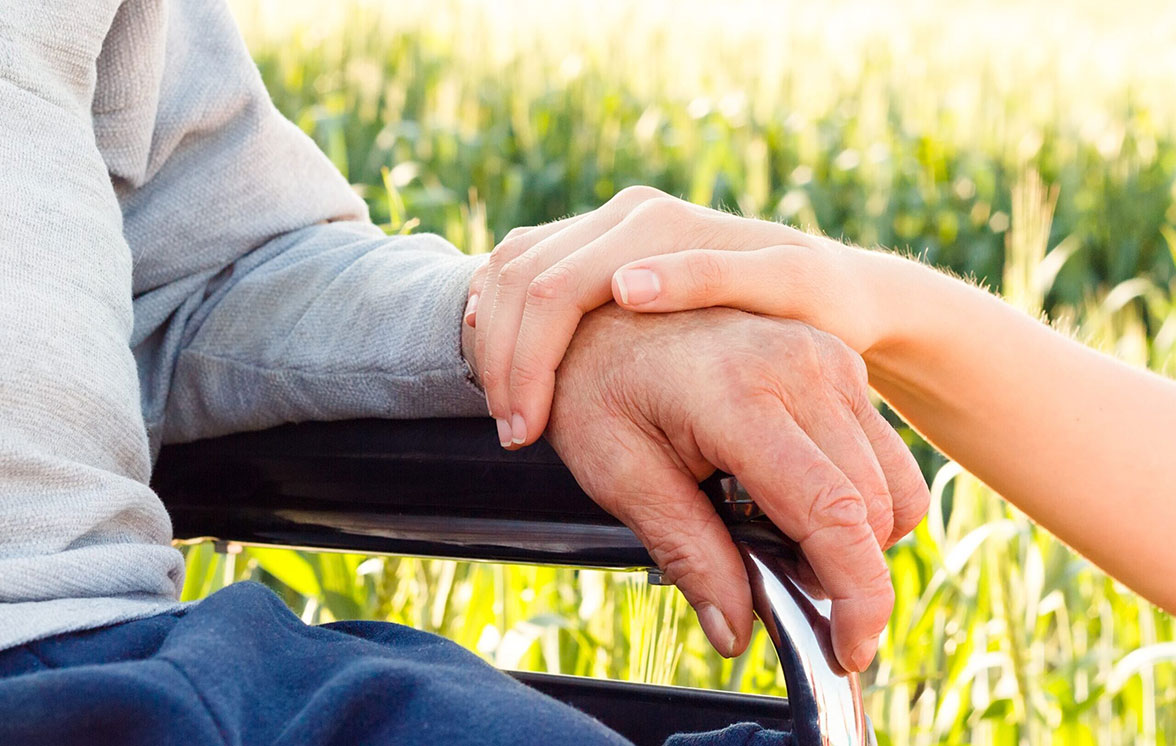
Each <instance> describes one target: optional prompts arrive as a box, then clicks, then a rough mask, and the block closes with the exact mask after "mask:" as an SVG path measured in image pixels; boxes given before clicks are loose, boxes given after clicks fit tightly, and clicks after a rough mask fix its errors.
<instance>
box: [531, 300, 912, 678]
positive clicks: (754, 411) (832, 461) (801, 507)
mask: <svg viewBox="0 0 1176 746" xmlns="http://www.w3.org/2000/svg"><path fill="white" fill-rule="evenodd" d="M547 437H548V439H549V440H550V442H551V443H552V445H553V446H554V447H555V449H556V450H557V451H558V452H559V454H560V456H561V457H562V458H563V460H564V462H565V463H566V464H567V465H568V467H569V468H570V469H571V471H572V473H573V474H574V475H575V476H576V478H577V480H579V482H580V485H581V486H582V487H583V488H584V489H585V491H586V492H587V493H588V494H589V495H591V496H592V497H593V499H595V500H596V501H597V502H598V503H599V504H600V505H601V506H603V507H604V508H605V509H606V510H608V511H609V512H611V513H612V514H613V515H615V516H617V517H618V518H620V519H621V520H622V521H624V522H625V524H626V525H628V526H629V527H630V528H632V529H633V530H634V532H635V533H636V534H637V535H638V536H639V537H640V538H641V540H642V542H643V543H644V544H645V546H646V547H647V548H648V550H649V552H650V555H651V556H652V558H653V560H654V561H655V562H656V563H657V564H658V566H659V567H660V568H661V569H662V570H663V571H664V572H665V574H666V577H667V578H669V579H670V580H672V581H673V582H675V583H676V584H677V585H678V587H679V588H680V589H681V590H682V592H683V594H684V595H685V596H686V599H687V600H688V601H689V602H690V603H691V605H692V606H693V607H694V609H695V610H696V611H697V613H698V617H699V621H700V622H701V624H702V627H703V629H704V630H705V632H706V634H707V636H708V638H709V639H710V641H711V642H712V644H714V646H715V648H716V649H717V650H718V651H719V652H720V653H722V654H724V655H734V654H738V653H739V652H741V651H742V650H743V649H744V648H745V647H746V645H747V642H748V640H749V638H750V634H751V620H752V609H751V597H750V592H749V588H748V584H747V576H746V573H745V570H744V567H743V563H742V561H741V559H740V556H739V554H738V551H737V550H736V548H735V546H734V544H733V543H732V541H731V538H730V535H729V534H728V533H727V530H726V528H725V526H724V525H723V523H722V522H721V520H720V519H719V518H718V516H717V515H716V513H715V512H714V509H713V508H712V506H711V504H710V502H709V501H708V499H707V498H706V496H705V495H704V494H703V493H702V492H701V491H700V490H699V487H698V482H699V480H701V479H702V478H704V477H706V476H707V475H709V474H710V473H711V472H712V471H714V469H716V468H718V469H722V470H724V471H727V472H730V473H732V474H734V475H735V476H736V477H738V478H739V480H740V481H741V483H742V484H743V485H744V486H745V487H746V488H747V489H748V491H749V492H750V494H751V495H752V496H753V498H754V499H755V500H756V503H757V504H758V505H759V507H760V508H761V509H762V510H763V511H764V512H765V513H766V514H767V516H768V517H769V518H770V519H771V520H772V521H773V522H774V523H775V524H776V525H777V526H779V527H780V529H781V530H783V531H784V532H785V533H786V534H788V535H789V536H791V537H792V538H794V539H795V540H797V541H798V542H799V544H800V546H801V548H802V549H803V550H804V552H805V555H806V557H807V558H808V560H809V562H810V564H811V566H812V568H813V571H814V573H815V575H816V578H817V580H818V581H819V582H820V584H821V586H822V588H823V589H824V591H825V592H826V593H827V594H828V595H829V596H830V598H831V599H832V603H833V642H834V647H835V649H836V653H837V656H838V659H839V660H840V661H841V662H842V664H843V665H844V666H845V667H846V668H848V669H851V670H858V671H860V670H863V669H864V668H865V667H866V665H868V663H869V661H870V660H871V659H872V657H873V654H874V652H875V650H876V648H877V637H878V635H879V633H880V632H881V631H882V629H883V627H884V626H885V624H886V621H887V619H888V618H889V615H890V611H891V608H892V605H893V599H894V592H893V589H892V587H891V583H890V576H889V573H888V571H887V567H886V564H885V562H884V560H883V557H882V550H883V548H885V547H887V546H889V545H890V544H891V543H892V542H893V541H895V540H896V538H897V537H900V536H902V535H904V534H905V533H906V532H907V531H909V530H910V529H911V528H912V527H913V526H914V525H915V524H916V523H917V522H918V520H920V518H921V517H922V515H923V513H924V512H925V511H926V507H927V501H928V495H927V489H926V486H925V485H924V483H923V480H922V477H921V475H920V473H919V470H918V468H917V465H916V464H915V462H914V459H913V458H912V457H911V455H910V453H909V452H908V451H907V449H906V447H905V446H904V444H903V442H902V440H901V439H900V438H899V437H898V435H897V433H895V432H894V430H893V429H892V428H891V427H890V426H889V425H888V424H887V423H886V421H885V420H884V419H883V418H882V417H881V415H879V414H878V412H877V410H875V409H874V407H873V406H872V405H871V403H870V401H869V398H868V396H867V385H866V373H865V368H864V366H863V364H862V361H861V359H860V358H859V357H858V356H857V355H855V354H854V353H853V352H851V351H850V350H849V349H848V348H847V347H846V346H845V345H844V344H842V343H841V342H840V341H838V340H837V339H836V338H834V337H832V336H830V335H828V334H825V333H822V332H819V331H816V330H814V329H812V328H811V327H808V326H806V325H804V324H800V323H797V322H781V321H775V320H770V319H765V318H762V317H758V316H753V315H750V314H746V313H742V312H739V311H733V310H729V309H707V310H702V311H692V312H687V313H676V314H664V315H641V314H632V313H628V312H625V311H622V310H621V309H619V308H617V307H616V306H615V305H611V304H610V305H608V306H606V307H604V308H602V309H599V310H597V311H594V312H592V313H590V314H588V315H587V316H586V317H585V318H584V320H583V322H582V323H581V324H580V328H579V330H578V331H577V333H576V335H575V338H574V339H573V341H572V344H571V346H570V348H569V349H568V352H567V355H566V356H565V357H564V359H563V362H562V364H561V365H560V368H559V376H558V378H557V384H556V392H555V399H554V404H553V407H552V414H551V423H550V427H549V429H548V432H547Z"/></svg>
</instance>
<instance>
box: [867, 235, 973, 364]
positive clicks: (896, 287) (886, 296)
mask: <svg viewBox="0 0 1176 746" xmlns="http://www.w3.org/2000/svg"><path fill="white" fill-rule="evenodd" d="M857 254H858V256H857V257H856V258H855V275H856V276H857V277H858V278H859V282H858V285H859V287H860V288H861V292H862V299H863V301H862V313H863V314H864V315H865V317H866V318H867V319H868V329H869V332H868V334H867V335H866V340H865V343H864V344H863V347H862V349H861V350H859V352H860V353H861V355H862V358H863V359H864V360H865V361H866V365H867V367H869V368H870V371H871V374H872V375H873V374H877V375H880V376H884V377H886V378H895V377H898V378H901V377H902V371H903V370H904V369H905V368H907V367H909V366H910V365H916V366H918V365H920V364H921V362H920V361H922V362H925V361H926V360H927V354H928V353H929V352H933V351H934V349H935V347H936V346H937V345H938V342H936V341H935V334H936V330H937V329H938V328H940V327H941V326H942V324H941V323H940V317H941V316H942V314H943V313H945V312H946V311H947V310H948V309H946V308H943V307H942V304H940V303H937V301H936V295H937V293H938V290H939V287H938V286H939V284H940V283H941V282H942V281H944V280H948V281H949V282H950V279H949V278H947V277H945V276H943V275H940V274H939V273H938V272H936V271H935V270H934V269H932V268H930V267H927V266H925V265H923V264H920V263H919V262H916V261H913V260H911V259H905V258H903V257H900V256H896V255H894V254H890V253H887V252H883V251H859V252H857ZM928 345H930V348H928Z"/></svg>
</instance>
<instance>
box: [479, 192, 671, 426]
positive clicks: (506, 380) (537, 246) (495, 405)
mask: <svg viewBox="0 0 1176 746" xmlns="http://www.w3.org/2000/svg"><path fill="white" fill-rule="evenodd" d="M655 196H657V197H663V198H664V197H665V195H664V194H663V193H662V192H659V191H658V190H656V189H653V188H651V187H640V188H638V187H631V188H629V189H626V190H624V191H622V192H621V193H619V194H617V195H616V196H615V197H613V198H612V199H611V200H609V201H608V203H606V204H605V205H604V206H602V207H601V208H600V209H598V210H595V211H594V212H591V213H588V214H585V215H582V216H579V217H578V218H569V219H567V220H566V221H563V226H562V229H561V230H556V231H554V232H546V235H545V236H544V233H542V232H539V231H540V229H535V230H534V231H530V232H527V233H525V234H520V235H518V236H516V237H515V239H514V240H513V241H511V242H509V243H508V242H506V241H504V242H503V244H502V245H500V247H499V248H498V249H495V253H497V254H500V256H499V259H498V263H497V264H495V263H494V256H493V255H492V256H491V263H492V265H493V266H492V270H493V269H496V270H497V274H496V275H493V276H491V277H488V278H487V293H485V294H484V295H486V296H488V297H483V298H481V299H480V301H479V305H478V307H479V309H481V318H480V319H479V323H478V327H477V330H478V334H477V339H476V341H475V349H476V354H477V356H478V361H479V364H480V365H481V366H482V384H483V387H484V388H485V390H486V401H487V405H488V407H489V410H490V414H491V415H492V416H493V417H494V418H495V419H497V420H499V423H500V424H499V430H500V432H505V430H509V433H510V435H511V437H510V439H509V440H508V441H506V442H504V447H517V446H520V445H524V444H530V443H532V442H534V441H535V439H536V438H538V437H539V435H540V433H542V431H543V430H542V428H541V427H540V428H535V427H531V426H529V424H528V423H527V422H526V420H525V418H524V416H523V415H522V414H521V413H520V412H518V411H517V410H515V409H514V408H513V407H512V402H511V400H510V390H509V389H510V372H511V362H512V360H513V358H514V349H515V340H516V339H517V337H518V331H519V323H520V322H521V320H522V315H523V306H524V304H525V303H526V294H527V290H528V288H529V287H530V285H531V282H532V281H533V280H534V279H535V277H536V276H537V275H539V274H540V273H541V272H543V271H544V270H545V269H547V267H549V266H550V264H548V263H547V262H548V261H549V259H548V257H549V256H550V255H551V254H552V251H551V250H550V249H547V250H544V249H543V248H542V247H549V246H551V245H555V246H560V247H566V248H563V249H560V250H559V252H556V253H562V254H566V253H570V252H571V251H574V250H575V249H577V248H579V247H581V246H584V245H585V244H587V243H590V242H591V241H592V240H594V239H596V238H598V237H599V236H601V235H602V234H604V233H605V232H607V231H608V230H610V229H611V228H612V227H613V226H615V225H616V224H617V223H619V222H620V221H621V220H623V219H624V217H625V215H627V214H628V213H629V212H630V211H632V210H633V209H635V207H636V206H637V205H639V204H640V203H641V202H643V201H645V200H648V199H652V198H654V197H655ZM537 236H543V237H542V238H540V239H539V240H538V242H536V241H535V239H536V237H537ZM512 255H513V258H510V259H507V257H511V256H512ZM487 311H489V315H488V317H487V314H486V312H487ZM479 345H480V346H479ZM546 398H547V400H548V403H549V404H550V400H551V388H550V386H548V388H547V390H546ZM503 423H506V424H507V427H506V428H505V429H504V427H503Z"/></svg>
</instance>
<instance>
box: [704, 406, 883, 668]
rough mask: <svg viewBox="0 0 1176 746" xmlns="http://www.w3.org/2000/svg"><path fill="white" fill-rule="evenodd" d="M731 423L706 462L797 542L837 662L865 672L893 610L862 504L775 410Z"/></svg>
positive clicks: (790, 422) (795, 427) (844, 480)
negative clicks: (820, 594) (826, 610)
mask: <svg viewBox="0 0 1176 746" xmlns="http://www.w3.org/2000/svg"><path fill="white" fill-rule="evenodd" d="M731 422H732V424H731V425H730V426H729V427H728V428H727V429H728V432H725V433H723V434H722V435H721V438H722V439H721V441H719V442H721V443H722V444H723V448H724V449H726V452H720V453H717V454H716V458H718V459H719V461H718V462H712V463H716V465H718V466H720V467H721V468H725V469H726V470H727V471H730V472H731V473H733V474H734V475H735V476H736V477H737V478H738V479H739V481H740V482H742V483H743V485H744V486H745V487H746V488H747V490H748V492H749V493H750V494H751V496H752V497H753V498H754V499H755V501H756V504H757V505H758V506H759V507H760V508H761V509H762V510H763V511H764V513H765V514H767V516H768V517H769V518H770V519H771V520H772V522H773V523H775V524H776V525H777V526H778V527H779V528H780V529H781V530H782V531H783V532H784V533H785V534H787V535H788V536H790V537H792V538H793V539H794V540H796V541H797V542H798V543H799V544H800V547H801V549H802V551H803V552H804V554H805V557H806V558H807V559H808V561H809V563H810V564H811V566H812V568H813V571H814V572H815V573H816V575H817V578H818V579H819V580H820V582H821V587H822V588H824V590H825V592H826V593H827V594H828V596H829V598H830V599H831V601H832V628H833V647H834V650H835V653H836V655H837V659H838V661H840V662H841V665H842V666H843V667H844V668H846V669H847V670H851V671H862V670H864V669H865V668H866V667H867V666H868V665H869V662H870V660H871V659H872V658H873V655H874V653H875V652H876V650H877V646H878V636H879V635H880V634H881V632H882V630H883V629H884V628H885V626H886V622H887V620H888V619H889V618H890V612H891V610H892V609H893V606H894V589H893V587H892V585H891V582H890V574H889V570H888V569H887V567H886V562H885V560H884V558H883V556H882V550H881V548H880V547H879V546H878V540H877V539H876V538H875V536H874V532H873V530H872V529H871V527H870V525H869V522H868V520H867V519H868V513H867V510H866V505H865V501H864V500H863V499H862V496H861V495H860V494H858V492H857V490H856V489H854V487H853V484H852V483H851V482H850V481H849V479H847V478H846V476H845V475H844V474H843V473H842V472H841V470H840V469H838V468H837V467H836V466H835V465H834V464H833V462H832V461H830V460H829V459H828V458H827V457H826V456H825V454H824V453H822V452H821V450H820V449H819V448H818V447H817V446H816V444H815V443H813V441H812V440H811V439H809V437H808V436H807V435H806V434H805V433H804V432H803V431H802V430H801V429H800V428H799V426H798V425H797V424H796V423H795V422H794V421H793V420H792V419H791V418H790V417H789V416H787V414H786V413H785V412H783V410H782V409H781V411H780V412H777V413H774V414H773V413H765V412H763V411H762V409H761V410H760V411H759V412H758V413H757V412H745V413H743V416H741V417H739V418H738V419H735V420H731ZM736 428H737V429H736ZM712 437H713V434H712ZM708 460H709V456H708Z"/></svg>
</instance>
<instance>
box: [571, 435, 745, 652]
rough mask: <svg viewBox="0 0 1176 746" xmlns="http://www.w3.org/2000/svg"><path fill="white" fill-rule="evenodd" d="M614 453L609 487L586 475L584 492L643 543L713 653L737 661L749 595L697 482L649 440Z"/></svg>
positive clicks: (632, 441)
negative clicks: (695, 619) (692, 615)
mask: <svg viewBox="0 0 1176 746" xmlns="http://www.w3.org/2000/svg"><path fill="white" fill-rule="evenodd" d="M615 451H616V452H615V454H614V456H613V457H612V459H611V460H610V466H609V469H608V473H607V479H608V482H607V483H600V484H594V483H593V480H594V479H596V478H599V475H601V472H599V471H598V470H594V471H590V472H589V475H590V476H589V478H588V479H586V480H583V481H584V482H585V491H587V492H588V493H589V494H590V495H592V496H593V498H594V499H596V501H597V502H598V503H600V504H601V506H602V507H604V508H605V509H606V510H608V511H609V512H610V513H612V514H613V515H615V516H616V517H617V518H619V519H620V520H621V521H622V522H623V523H625V525H627V526H628V527H629V528H631V529H632V530H633V532H634V533H635V534H636V535H637V537H638V538H639V539H641V542H642V543H643V544H644V545H645V547H646V549H648V550H649V554H650V557H652V559H653V561H654V562H655V563H656V564H657V566H658V567H659V568H660V569H661V570H662V572H663V575H664V577H665V579H666V580H668V581H669V582H672V583H674V584H675V585H677V586H678V589H679V590H681V591H682V595H683V596H685V598H686V600H687V601H688V602H689V603H690V605H691V606H692V607H693V608H694V610H695V612H696V613H697V615H698V620H699V623H700V625H701V626H702V629H703V631H704V632H705V633H706V636H707V639H708V640H710V642H711V644H712V645H713V646H714V648H715V650H717V651H718V652H719V653H720V654H722V655H724V656H727V657H731V656H735V655H739V654H740V653H742V652H743V651H744V649H746V647H747V644H748V642H749V641H750V639H751V623H752V608H751V592H750V586H749V583H748V580H747V570H746V568H745V567H744V564H743V560H742V558H741V556H740V554H739V550H738V549H736V548H735V544H734V542H732V540H731V535H730V534H729V533H728V532H727V528H726V526H725V525H724V524H723V522H722V520H721V519H720V518H719V516H718V515H717V514H716V513H715V510H714V508H713V507H712V506H711V503H710V501H709V500H708V499H707V497H706V495H705V494H703V492H702V491H701V490H700V489H699V488H698V482H697V480H696V479H695V478H694V477H693V476H692V475H691V474H690V473H689V472H687V471H684V470H683V469H681V468H680V467H678V466H677V465H675V464H673V463H671V462H670V461H669V459H668V458H667V457H666V455H665V453H664V452H663V451H660V450H659V449H658V448H657V446H656V444H654V443H652V442H649V441H648V439H647V436H645V435H643V434H637V436H636V437H633V438H629V439H628V440H627V442H626V443H625V444H621V443H620V442H619V441H618V443H617V447H616V449H615ZM575 471H580V470H575Z"/></svg>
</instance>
